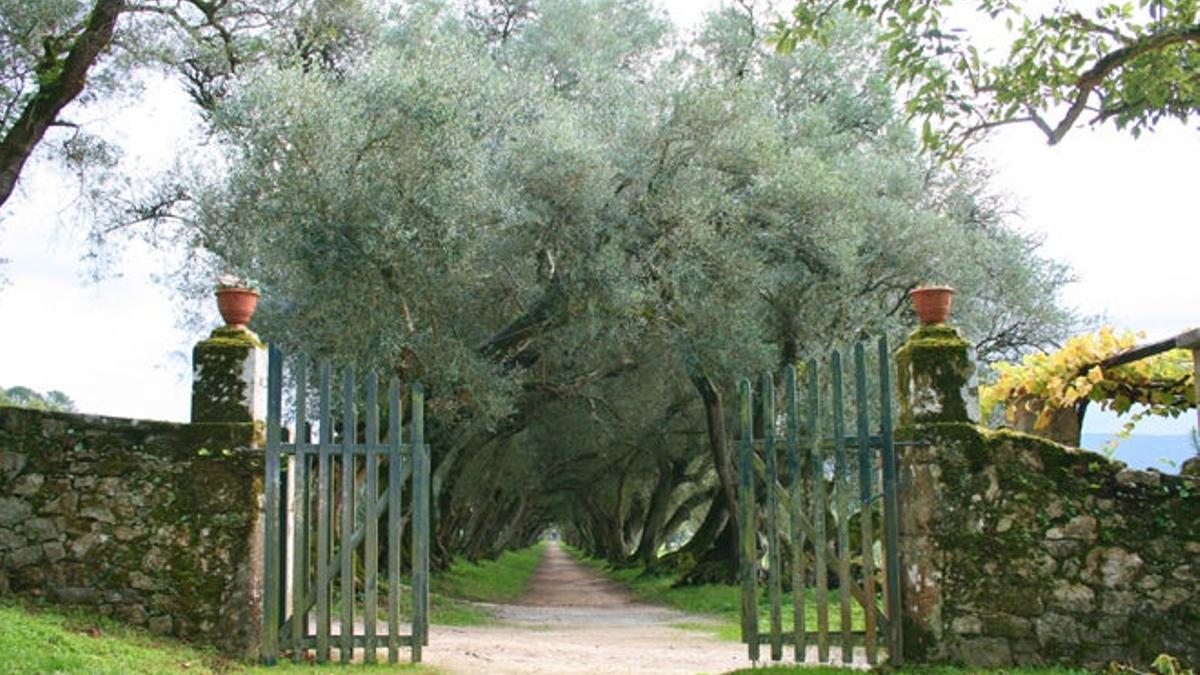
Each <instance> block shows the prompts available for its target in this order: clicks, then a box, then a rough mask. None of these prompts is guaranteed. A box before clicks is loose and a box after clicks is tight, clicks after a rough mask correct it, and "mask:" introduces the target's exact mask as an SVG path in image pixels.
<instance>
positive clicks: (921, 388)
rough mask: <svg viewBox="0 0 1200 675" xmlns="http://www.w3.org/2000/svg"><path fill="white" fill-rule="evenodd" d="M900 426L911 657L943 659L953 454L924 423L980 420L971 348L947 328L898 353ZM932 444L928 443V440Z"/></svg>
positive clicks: (966, 424)
mask: <svg viewBox="0 0 1200 675" xmlns="http://www.w3.org/2000/svg"><path fill="white" fill-rule="evenodd" d="M896 384H897V387H898V388H899V392H898V394H899V399H900V401H899V403H900V426H899V428H898V429H897V434H896V435H897V437H898V438H899V439H901V440H906V441H916V442H915V443H911V444H901V445H900V446H899V447H898V448H897V452H896V456H897V469H898V475H897V479H898V482H899V490H898V493H899V500H900V503H899V516H900V518H899V535H900V540H899V544H900V547H899V548H900V551H899V552H900V565H901V573H900V580H901V596H902V597H903V603H902V604H903V606H902V614H901V624H902V630H903V633H904V657H905V659H906V660H911V661H915V662H922V661H926V660H928V659H931V658H936V654H937V653H938V651H939V649H940V643H941V640H942V604H943V602H942V601H943V598H942V584H943V581H944V580H943V578H942V574H941V570H940V569H939V567H938V548H937V544H936V535H937V533H936V532H935V528H934V514H935V513H936V512H937V508H938V502H939V500H940V499H941V498H942V495H941V494H939V491H940V490H941V471H940V467H939V461H940V459H941V457H940V456H941V455H942V454H943V453H946V452H951V450H949V449H948V448H946V447H945V446H944V445H943V444H941V443H938V442H936V441H934V440H933V435H932V434H931V432H930V430H927V429H922V425H927V424H938V425H939V428H950V427H956V426H957V427H960V428H962V429H970V428H971V425H974V424H975V423H976V422H977V421H978V420H979V400H978V384H977V382H976V379H975V359H974V355H973V353H972V349H971V345H970V343H968V342H967V341H966V340H964V339H963V337H962V335H960V334H959V332H958V331H957V330H955V329H954V328H953V327H951V326H948V325H946V324H931V325H924V326H921V327H920V328H918V329H917V330H915V331H913V333H912V335H910V336H909V338H908V340H906V341H905V343H904V344H903V345H902V346H901V347H900V349H899V350H897V352H896ZM923 441H928V442H923Z"/></svg>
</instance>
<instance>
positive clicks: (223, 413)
mask: <svg viewBox="0 0 1200 675" xmlns="http://www.w3.org/2000/svg"><path fill="white" fill-rule="evenodd" d="M266 419H267V348H266V345H264V344H263V343H262V341H261V340H259V339H258V336H257V335H255V334H254V333H253V332H251V331H250V330H247V329H245V328H232V327H229V326H225V327H222V328H218V329H216V330H214V331H213V332H212V335H210V336H209V337H208V338H207V339H205V340H202V341H200V342H199V343H197V344H196V346H195V348H194V349H193V350H192V423H193V424H203V423H224V424H229V423H241V424H245V423H251V424H253V425H254V426H255V427H256V433H255V434H254V437H255V442H254V445H255V446H256V447H261V446H262V438H263V428H264V427H265V424H266Z"/></svg>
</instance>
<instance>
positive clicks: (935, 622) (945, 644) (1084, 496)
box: [900, 424, 1200, 666]
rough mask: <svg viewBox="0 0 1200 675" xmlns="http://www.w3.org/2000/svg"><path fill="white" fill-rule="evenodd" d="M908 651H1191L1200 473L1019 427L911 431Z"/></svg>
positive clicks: (930, 656) (972, 655) (905, 452)
mask: <svg viewBox="0 0 1200 675" xmlns="http://www.w3.org/2000/svg"><path fill="white" fill-rule="evenodd" d="M906 433H907V434H909V435H911V436H913V437H916V438H920V439H922V440H925V441H928V442H930V445H927V446H912V447H907V448H904V449H902V451H901V460H900V465H901V474H900V481H901V482H900V490H901V494H903V495H905V499H904V502H903V504H904V508H903V509H902V512H901V528H900V531H901V555H902V556H903V573H904V575H905V577H906V579H905V580H906V589H905V590H906V591H908V594H907V597H906V598H905V605H906V607H905V609H906V613H907V615H908V619H909V621H908V624H907V625H906V631H905V639H906V645H905V651H906V652H907V654H908V656H909V657H910V658H913V659H916V660H920V661H951V662H964V663H968V664H974V665H981V666H983V665H989V666H1002V665H1013V664H1039V663H1063V664H1079V665H1085V666H1098V665H1102V664H1104V663H1106V662H1110V661H1118V662H1132V663H1135V664H1140V665H1144V664H1148V663H1149V662H1150V661H1151V660H1153V659H1154V657H1155V656H1157V655H1158V654H1161V653H1169V654H1172V655H1174V656H1177V657H1179V658H1181V659H1183V660H1184V661H1187V662H1190V663H1192V664H1198V663H1200V484H1197V481H1196V480H1195V479H1193V478H1185V477H1180V476H1169V475H1163V474H1160V473H1157V472H1153V471H1150V472H1143V471H1131V470H1128V469H1125V468H1124V466H1123V465H1122V464H1120V463H1119V462H1110V461H1109V460H1107V459H1106V458H1105V457H1103V456H1101V455H1097V454H1094V453H1090V452H1085V451H1081V450H1076V449H1072V448H1067V447H1064V446H1061V445H1058V444H1056V443H1052V442H1049V441H1045V440H1042V439H1039V438H1035V437H1032V436H1027V435H1025V434H1021V433H1018V432H1011V431H999V432H989V431H987V430H985V429H981V428H979V427H976V426H974V425H969V424H933V425H926V426H922V427H915V428H910V429H908V430H906Z"/></svg>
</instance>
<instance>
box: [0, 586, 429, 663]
mask: <svg viewBox="0 0 1200 675" xmlns="http://www.w3.org/2000/svg"><path fill="white" fill-rule="evenodd" d="M312 667H313V666H309V665H296V664H292V663H283V664H280V665H279V666H274V667H270V668H266V667H262V666H257V665H252V664H247V663H242V662H238V661H231V660H228V659H225V658H222V657H221V656H219V655H218V654H217V653H216V652H214V651H212V650H209V649H203V648H197V647H195V646H192V645H189V644H187V643H184V642H181V641H179V640H176V639H172V638H167V637H161V636H157V635H153V634H151V633H148V632H146V631H144V630H141V629H138V628H132V627H130V626H127V625H125V624H122V623H120V622H118V621H113V620H111V619H107V618H105V617H101V616H96V615H93V614H87V613H82V612H65V611H61V610H58V609H51V608H47V607H43V606H41V605H36V604H25V605H22V604H16V603H14V602H11V601H5V602H4V603H3V604H0V672H2V673H5V674H6V675H26V674H28V675H34V674H38V675H41V674H42V673H69V674H74V673H80V674H86V675H125V674H126V673H130V674H135V675H142V674H157V673H189V674H190V673H198V674H200V675H209V674H218V673H219V674H222V675H224V674H231V675H232V674H238V673H247V674H251V673H253V674H257V675H266V674H268V673H279V672H297V671H299V670H301V669H304V670H309V669H311V668H312ZM328 667H330V668H336V667H337V666H328ZM367 671H368V672H388V673H399V672H403V673H436V672H437V671H436V670H434V669H431V668H428V667H422V666H413V665H410V664H405V665H400V666H386V665H381V666H375V667H372V668H368V669H367Z"/></svg>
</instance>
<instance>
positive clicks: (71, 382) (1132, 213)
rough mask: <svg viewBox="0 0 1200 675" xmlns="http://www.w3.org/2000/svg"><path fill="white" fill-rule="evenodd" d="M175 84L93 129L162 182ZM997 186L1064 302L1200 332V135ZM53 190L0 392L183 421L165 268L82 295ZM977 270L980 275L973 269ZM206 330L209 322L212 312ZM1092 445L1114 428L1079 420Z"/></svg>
mask: <svg viewBox="0 0 1200 675" xmlns="http://www.w3.org/2000/svg"><path fill="white" fill-rule="evenodd" d="M662 4H663V5H664V6H666V7H667V9H668V11H670V12H671V15H672V17H673V18H674V19H675V20H676V21H677V22H679V23H681V24H682V25H685V26H694V25H695V24H696V23H697V22H698V21H699V20H700V19H701V17H702V16H703V14H704V12H705V11H707V10H709V9H711V8H715V7H718V6H719V5H720V4H721V2H720V0H668V1H667V2H663V3H662ZM187 105H188V104H187V101H186V100H185V97H184V96H183V94H182V93H181V92H180V91H178V90H177V89H176V88H175V87H173V86H166V85H156V86H152V87H150V88H149V89H148V90H147V92H146V96H144V97H143V101H142V102H141V103H140V104H138V105H136V106H130V107H125V108H123V109H121V110H120V111H118V112H117V113H114V114H111V116H110V117H109V118H108V119H106V120H103V122H104V123H105V124H106V126H108V127H110V128H111V129H112V133H113V136H114V137H116V138H118V139H120V140H121V141H122V143H123V144H124V146H125V148H126V151H127V153H128V157H129V160H131V161H132V162H138V163H140V164H139V166H142V167H144V168H145V169H146V170H147V171H153V170H158V169H161V168H164V162H165V161H167V158H168V157H169V154H170V153H169V152H167V151H166V150H169V149H171V148H174V147H176V146H178V145H179V144H181V143H185V142H187V140H186V139H187V128H188V123H187V122H186V120H185V119H184V118H183V117H182V116H181V114H180V112H179V111H180V110H184V109H186V108H187ZM983 152H984V154H985V156H986V157H988V158H989V159H991V160H992V161H993V162H994V164H995V167H996V169H997V170H998V174H997V176H996V180H997V184H998V185H999V186H1000V187H1001V188H1002V189H1004V190H1005V191H1007V192H1009V193H1011V194H1012V196H1013V197H1014V203H1015V204H1017V205H1018V206H1019V208H1020V210H1021V216H1020V218H1019V219H1018V220H1017V222H1016V224H1017V225H1018V226H1019V227H1021V228H1023V229H1025V230H1026V231H1030V232H1036V233H1040V234H1042V235H1043V236H1044V237H1045V252H1046V253H1047V254H1048V255H1051V256H1054V257H1057V258H1060V259H1062V260H1065V261H1067V262H1068V263H1070V264H1071V266H1072V267H1073V268H1074V270H1075V272H1076V274H1077V275H1078V277H1079V283H1077V284H1075V285H1073V286H1072V287H1070V288H1069V289H1067V292H1066V294H1065V300H1066V301H1067V302H1068V304H1071V305H1073V306H1075V307H1078V308H1079V309H1080V310H1081V311H1083V312H1085V313H1089V314H1104V315H1106V316H1107V317H1108V319H1109V321H1110V322H1111V323H1112V324H1113V325H1115V326H1117V327H1119V328H1129V329H1133V330H1145V331H1147V333H1148V336H1149V337H1150V338H1155V337H1165V336H1169V335H1173V334H1175V333H1177V332H1179V331H1181V330H1183V329H1185V328H1188V327H1190V326H1196V325H1200V316H1198V314H1200V313H1198V311H1197V310H1198V308H1200V283H1197V282H1196V268H1197V252H1198V251H1200V228H1198V227H1197V225H1198V224H1200V223H1198V222H1197V216H1196V213H1197V209H1196V207H1195V203H1196V197H1197V192H1200V179H1198V176H1200V172H1198V171H1197V169H1196V166H1197V158H1198V157H1200V133H1198V132H1197V130H1196V129H1195V128H1194V127H1193V128H1187V127H1185V126H1183V125H1180V124H1169V125H1165V126H1164V127H1162V128H1161V129H1160V130H1159V131H1158V132H1156V133H1155V134H1152V135H1144V136H1143V137H1142V138H1140V139H1137V140H1134V139H1133V138H1131V137H1130V136H1128V135H1125V134H1121V133H1118V132H1116V131H1113V130H1111V129H1104V130H1099V131H1091V130H1086V129H1080V130H1075V131H1073V132H1072V133H1071V134H1069V135H1068V136H1067V138H1066V139H1065V140H1064V141H1063V143H1062V144H1060V145H1059V146H1057V147H1054V148H1050V147H1047V146H1046V145H1045V142H1044V140H1043V138H1042V137H1041V136H1040V134H1039V133H1038V132H1036V130H1033V129H1024V128H1020V127H1009V128H1006V129H1004V130H1003V131H1002V133H999V134H997V135H995V136H994V137H993V138H992V139H991V140H990V141H989V142H988V144H987V145H986V146H985V147H984V148H983ZM62 185H63V180H62V178H61V177H60V176H59V175H58V174H56V173H55V172H54V170H52V169H50V168H47V167H44V166H34V167H32V171H30V172H28V173H27V174H26V175H25V176H23V177H22V181H21V185H20V191H19V194H18V195H17V196H16V197H14V199H13V200H12V201H11V202H10V205H9V207H8V208H7V209H6V214H5V217H4V218H3V221H2V222H0V258H8V259H9V261H10V262H9V264H8V265H7V266H5V268H4V269H3V273H4V274H5V275H6V276H7V277H8V279H9V284H8V286H7V287H5V288H3V289H0V321H2V322H3V330H0V386H4V387H10V386H14V385H18V384H20V385H24V386H28V387H32V388H34V389H38V390H41V391H45V390H49V389H60V390H62V391H64V392H66V393H67V394H68V395H70V396H71V397H73V398H74V399H75V400H76V402H77V403H78V405H79V407H80V409H81V410H82V411H84V412H90V413H98V414H107V415H117V416H122V417H143V418H152V419H167V420H185V419H186V418H187V415H188V406H189V397H190V393H189V387H190V351H191V346H192V344H194V342H195V341H196V340H198V339H199V338H201V337H202V335H198V334H189V333H188V332H186V331H184V330H182V329H179V328H178V327H177V317H178V312H177V311H176V307H175V302H176V301H175V300H174V299H173V298H172V297H171V295H170V293H169V291H168V290H167V289H165V288H163V287H162V286H161V285H159V284H157V283H155V281H154V276H155V275H156V274H158V273H160V272H161V271H162V270H163V269H166V268H167V267H166V266H169V265H170V264H171V262H170V260H169V258H168V257H167V256H164V255H163V254H160V253H155V252H153V251H150V250H148V249H147V248H146V247H145V246H142V245H138V244H131V245H129V247H128V248H127V250H126V251H125V252H124V254H123V256H122V257H121V258H120V262H119V265H118V266H117V268H116V269H117V270H118V271H119V272H120V273H121V275H122V276H121V277H120V278H116V279H108V280H105V281H101V282H100V283H95V284H93V283H88V282H87V281H86V280H85V278H84V274H83V269H84V268H83V266H81V264H80V262H79V260H80V256H81V255H82V254H83V253H84V247H83V244H82V242H81V238H82V237H81V235H80V232H79V231H78V230H76V229H71V228H70V227H69V226H66V225H61V226H60V225H57V223H59V222H60V221H61V219H62V218H61V214H62V212H63V210H64V208H65V207H66V205H65V204H64V203H63V202H64V200H66V199H67V197H65V196H64V194H65V192H64V190H63V188H62ZM981 263H982V264H986V261H981ZM212 317H213V324H214V326H215V325H216V324H217V323H219V320H218V319H217V317H216V312H215V309H214V310H213V311H212ZM1087 419H1088V423H1087V429H1085V431H1088V432H1097V433H1098V432H1104V431H1109V430H1112V429H1116V428H1117V427H1119V426H1120V423H1119V422H1118V421H1116V420H1115V419H1113V418H1110V417H1105V416H1102V415H1097V414H1091V413H1089V415H1088V418H1087ZM1192 424H1194V419H1192V418H1189V419H1179V420H1174V421H1166V420H1162V421H1160V420H1147V421H1146V422H1144V423H1143V425H1142V427H1140V428H1139V430H1140V431H1141V432H1142V433H1186V431H1187V429H1188V428H1190V426H1191V425H1192Z"/></svg>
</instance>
